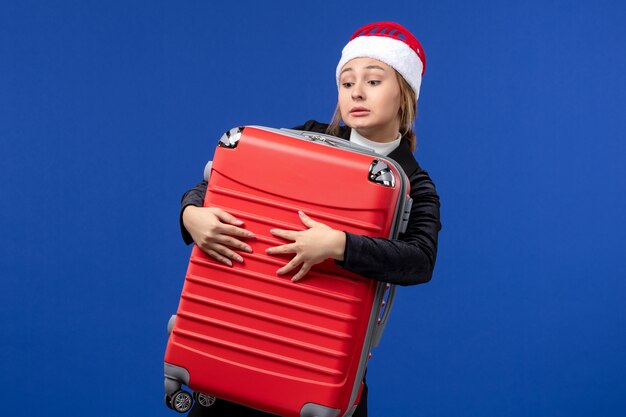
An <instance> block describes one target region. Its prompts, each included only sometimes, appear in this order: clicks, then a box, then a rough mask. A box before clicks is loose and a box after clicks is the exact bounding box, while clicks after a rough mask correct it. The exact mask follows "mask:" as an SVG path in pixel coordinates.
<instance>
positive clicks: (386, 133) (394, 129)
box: [355, 123, 400, 143]
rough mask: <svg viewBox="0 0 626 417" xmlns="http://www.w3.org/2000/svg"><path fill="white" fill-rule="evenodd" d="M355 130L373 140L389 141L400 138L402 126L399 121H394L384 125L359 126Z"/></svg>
mask: <svg viewBox="0 0 626 417" xmlns="http://www.w3.org/2000/svg"><path fill="white" fill-rule="evenodd" d="M355 130H356V131H357V132H358V133H359V135H361V136H363V137H364V138H365V139H369V140H371V141H373V142H381V143H387V142H393V141H394V140H396V139H398V133H399V132H400V126H399V123H392V124H390V125H387V126H383V127H371V128H358V129H355Z"/></svg>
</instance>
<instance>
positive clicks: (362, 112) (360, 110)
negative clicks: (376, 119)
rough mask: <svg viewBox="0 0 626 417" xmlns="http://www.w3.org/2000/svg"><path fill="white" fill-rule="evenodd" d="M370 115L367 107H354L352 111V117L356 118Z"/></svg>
mask: <svg viewBox="0 0 626 417" xmlns="http://www.w3.org/2000/svg"><path fill="white" fill-rule="evenodd" d="M369 113H370V111H369V109H366V108H365V107H353V108H351V109H350V115H352V116H355V117H360V116H367V115H368V114H369Z"/></svg>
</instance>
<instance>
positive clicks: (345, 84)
mask: <svg viewBox="0 0 626 417" xmlns="http://www.w3.org/2000/svg"><path fill="white" fill-rule="evenodd" d="M341 85H342V86H343V87H344V88H350V87H352V86H353V85H354V83H351V82H345V83H341Z"/></svg>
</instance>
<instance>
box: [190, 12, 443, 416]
mask: <svg viewBox="0 0 626 417" xmlns="http://www.w3.org/2000/svg"><path fill="white" fill-rule="evenodd" d="M425 67H426V57H425V55H424V51H423V49H422V47H421V45H420V43H419V42H418V41H417V39H416V38H415V37H414V36H413V35H412V34H411V33H410V32H409V31H408V30H407V29H406V28H404V27H403V26H401V25H399V24H397V23H391V22H378V23H372V24H369V25H366V26H364V27H362V28H360V29H359V30H357V31H356V32H355V34H354V35H353V36H352V38H351V40H350V42H348V44H347V45H346V46H345V47H344V49H343V51H342V55H341V59H340V61H339V64H338V65H337V69H336V78H337V86H338V90H339V94H338V103H337V109H336V111H335V115H334V117H333V120H332V122H331V123H330V124H323V123H318V122H316V121H313V120H310V121H308V122H306V123H305V124H304V125H302V126H297V127H296V128H295V129H299V130H307V131H311V132H318V133H329V134H332V135H335V136H338V137H341V138H344V139H347V140H350V141H351V142H354V143H357V144H360V145H364V146H367V147H369V148H372V149H374V150H375V151H376V152H377V153H379V154H381V155H384V156H388V157H390V158H392V159H394V160H395V161H396V162H398V163H399V164H400V166H401V167H402V169H403V170H404V172H405V173H406V175H407V176H408V178H409V180H410V184H411V191H410V195H411V198H412V199H413V206H412V208H411V215H410V218H409V224H408V227H407V229H406V232H405V233H403V234H401V235H400V236H399V238H398V239H384V238H372V237H367V236H361V235H355V234H352V233H348V232H344V231H341V230H334V229H332V228H330V227H329V226H327V225H325V224H323V223H321V222H317V221H314V220H312V219H311V218H309V217H308V216H307V215H306V214H305V213H302V212H300V213H299V215H300V219H301V221H302V223H303V224H304V225H305V226H306V227H307V229H306V230H304V231H292V230H280V229H274V230H272V231H271V233H272V234H273V235H274V236H277V237H281V238H283V239H285V240H287V241H289V243H287V244H284V245H281V246H276V247H272V248H269V249H268V250H267V254H269V255H277V254H286V253H287V254H293V258H292V260H291V261H290V262H289V263H288V264H287V265H285V266H284V267H282V268H280V269H279V270H278V271H277V274H278V275H286V274H293V276H292V281H298V280H300V279H303V278H305V277H306V274H307V273H308V272H309V270H310V269H311V267H313V266H314V265H315V264H318V263H320V262H323V261H324V260H326V259H329V258H331V259H334V260H335V262H336V263H337V264H338V265H340V266H341V267H343V268H345V269H347V270H350V271H352V272H355V273H357V274H360V275H363V276H365V277H368V278H371V279H375V280H379V281H384V282H389V283H392V284H399V285H414V284H420V283H424V282H428V281H429V280H430V278H431V276H432V273H433V268H434V266H435V258H436V255H437V237H438V233H439V230H440V229H441V223H440V221H439V197H438V195H437V192H436V190H435V186H434V184H433V182H432V181H431V179H430V177H429V176H428V174H427V173H426V171H424V170H423V169H422V168H421V167H420V166H419V165H418V163H417V161H416V160H415V158H414V156H413V151H414V150H415V134H414V133H413V123H414V121H415V115H416V111H417V99H418V97H419V91H420V86H421V80H422V76H423V74H424V70H425ZM342 121H343V123H344V124H345V126H341V125H340V123H341V122H342ZM206 188H207V183H206V181H203V182H201V183H199V184H198V185H196V187H194V188H193V189H191V190H189V191H187V192H186V193H185V194H184V196H183V199H182V209H181V215H180V222H181V231H182V234H183V239H184V240H185V242H186V243H187V244H190V243H192V242H195V243H196V244H197V245H198V246H199V247H200V248H202V249H203V250H204V251H205V252H206V253H207V254H208V255H209V256H211V257H212V258H214V259H216V260H217V261H219V262H222V263H224V264H226V265H229V266H232V262H239V263H241V262H243V257H242V254H243V255H244V256H245V253H246V252H251V251H252V249H251V247H250V246H249V245H248V244H247V243H246V239H250V238H254V235H253V234H252V233H251V232H249V231H248V230H246V229H245V228H243V227H242V226H243V222H242V221H241V220H238V219H237V218H235V217H234V216H232V215H230V214H229V213H226V212H225V211H223V210H221V209H219V208H216V207H202V205H203V201H204V196H205V194H206ZM189 415H190V416H203V415H206V416H229V417H233V416H269V414H266V413H262V412H259V411H256V410H251V409H248V408H245V407H241V406H238V405H235V404H232V403H229V402H226V401H220V400H218V401H217V402H216V403H215V404H214V405H213V406H211V407H208V408H203V407H201V406H196V407H194V408H193V409H192V410H191V412H190V413H189ZM364 416H367V385H366V386H365V388H364V390H363V394H362V396H361V400H360V402H359V405H358V407H357V409H356V412H355V414H354V417H364Z"/></svg>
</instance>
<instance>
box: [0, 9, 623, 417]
mask: <svg viewBox="0 0 626 417" xmlns="http://www.w3.org/2000/svg"><path fill="white" fill-rule="evenodd" d="M58 3H59V4H53V2H43V1H41V2H31V1H8V2H7V1H3V2H2V5H1V8H0V180H1V182H2V191H1V193H0V213H1V215H0V277H1V280H2V287H3V290H2V292H0V308H1V310H0V311H1V314H0V329H1V332H0V334H1V336H0V337H1V339H0V340H1V350H0V404H2V405H1V406H0V410H2V411H0V414H2V415H6V416H27V415H33V413H35V412H36V411H37V410H40V411H41V412H42V415H90V416H131V415H150V416H157V415H160V416H172V415H175V413H174V412H172V411H170V410H167V409H166V408H165V407H164V406H163V404H162V396H163V386H162V385H163V371H162V358H163V353H164V349H165V344H166V338H167V336H166V322H167V320H168V318H169V316H170V314H172V313H173V312H174V311H175V309H176V307H177V303H178V296H179V293H180V289H181V286H182V282H183V276H184V271H185V269H186V263H187V258H188V254H189V248H188V247H185V246H184V245H183V243H182V241H181V239H180V236H179V231H178V211H179V200H180V196H181V194H182V192H183V191H184V190H185V189H187V188H189V187H190V186H191V185H193V184H195V182H196V181H197V180H199V179H200V177H201V175H202V170H203V167H204V163H205V162H206V161H207V160H208V159H209V158H210V157H211V156H212V152H213V149H214V146H215V143H216V141H217V139H218V138H219V136H220V135H221V134H222V132H223V131H225V130H227V129H229V128H231V127H233V126H235V125H240V124H262V125H268V126H293V125H296V124H299V123H302V122H304V121H305V120H307V119H311V118H315V119H318V120H321V121H325V120H328V119H329V118H330V116H331V114H332V112H333V110H334V106H335V102H336V87H335V82H334V69H335V65H336V63H337V61H338V59H339V55H340V51H341V48H342V47H343V45H344V44H345V43H346V42H347V40H348V38H349V36H350V35H351V34H352V32H353V31H354V30H355V29H356V28H357V27H359V26H360V25H362V24H365V23H368V22H371V21H379V20H394V21H398V22H400V23H402V24H404V25H405V26H407V27H409V28H410V29H411V30H412V31H413V32H414V33H415V34H416V36H417V37H418V38H419V39H420V40H421V42H422V45H423V46H424V48H425V51H426V54H427V58H428V64H427V71H426V74H425V78H424V82H423V87H422V93H421V96H420V100H419V118H418V120H417V124H416V130H417V134H418V140H419V149H418V151H417V152H416V155H417V158H418V160H419V161H420V163H421V164H422V165H423V166H424V167H425V168H426V169H427V170H428V172H429V173H430V175H431V176H432V178H433V179H434V181H435V183H436V185H437V188H438V191H439V194H440V196H441V201H442V222H443V230H442V232H441V234H440V250H439V257H438V261H437V266H436V268H435V274H434V278H433V280H432V282H431V283H429V284H427V285H422V286H417V287H410V288H401V289H400V291H399V294H398V299H397V303H396V305H395V306H394V311H393V314H392V320H391V323H390V325H389V327H388V328H387V330H386V333H385V337H384V339H383V342H382V344H381V346H380V347H379V348H378V349H377V350H376V351H375V353H374V358H373V361H372V362H371V363H370V369H369V373H368V381H369V383H370V415H371V416H438V417H444V416H455V417H460V416H498V417H499V416H552V417H554V416H568V417H571V416H590V415H600V416H624V415H626V395H624V393H626V279H625V278H626V268H625V267H624V264H625V262H624V260H625V259H626V245H625V243H624V236H625V235H626V222H625V221H624V212H625V211H626V187H625V176H626V164H625V163H624V161H625V157H626V145H625V142H624V139H625V137H624V136H625V135H624V132H625V130H626V122H625V117H624V115H625V110H626V108H625V107H626V106H625V105H624V97H625V95H626V88H625V82H624V74H625V73H626V54H625V53H624V50H625V49H624V45H625V44H626V31H625V30H624V28H623V22H624V20H625V18H626V13H625V10H624V8H625V6H624V5H623V2H619V1H601V0H599V1H595V2H591V1H587V2H583V1H546V0H542V1H538V0H533V1H507V2H497V1H471V2H466V1H460V0H457V1H442V0H437V1H427V2H426V1H424V2H420V1H415V0H407V1H385V2H379V1H376V2H374V1H359V2H354V3H348V2H337V3H332V2H321V1H309V2H302V3H300V2H254V3H253V2H250V3H249V2H243V1H230V2H220V3H214V2H209V1H185V2H173V1H172V2H165V1H149V2H148V1H144V2H126V1H119V2H110V1H109V2H102V1H65V2H58Z"/></svg>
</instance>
